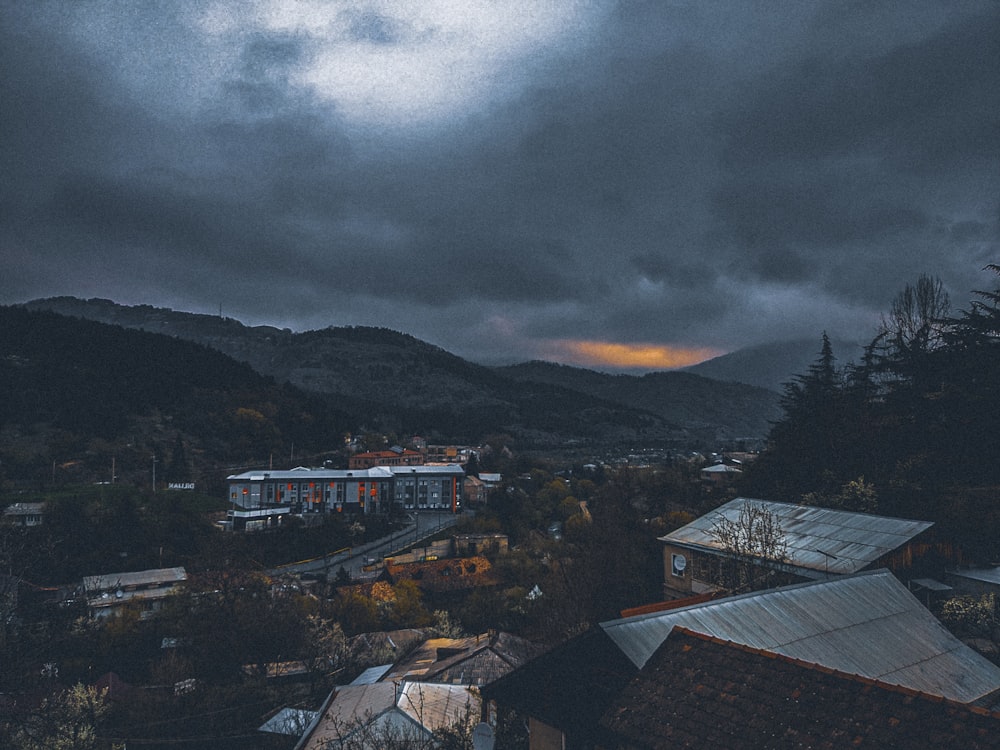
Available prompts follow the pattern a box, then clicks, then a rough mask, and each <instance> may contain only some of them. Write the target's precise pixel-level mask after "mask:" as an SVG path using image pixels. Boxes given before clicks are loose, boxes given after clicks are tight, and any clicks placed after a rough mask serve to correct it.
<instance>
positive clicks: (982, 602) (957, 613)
mask: <svg viewBox="0 0 1000 750" xmlns="http://www.w3.org/2000/svg"><path fill="white" fill-rule="evenodd" d="M998 604H1000V602H998V600H997V595H996V594H983V595H982V596H972V595H963V596H955V597H952V598H951V599H948V600H947V601H945V602H944V604H943V605H942V606H941V619H942V620H943V621H944V622H945V624H947V625H948V626H949V627H951V628H952V629H954V630H956V631H957V632H958V634H959V635H961V636H973V637H976V638H987V639H989V640H990V641H991V642H992V643H993V646H994V648H995V647H996V646H997V645H1000V607H998Z"/></svg>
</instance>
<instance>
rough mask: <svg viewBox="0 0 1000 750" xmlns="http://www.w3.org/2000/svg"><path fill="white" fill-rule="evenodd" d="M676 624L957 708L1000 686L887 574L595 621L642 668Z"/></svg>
mask: <svg viewBox="0 0 1000 750" xmlns="http://www.w3.org/2000/svg"><path fill="white" fill-rule="evenodd" d="M675 625H679V626H681V627H685V628H688V629H690V630H692V631H695V632H698V633H704V634H706V635H711V636H715V637H717V638H721V639H723V640H727V641H732V642H734V643H739V644H743V645H746V646H750V647H752V648H758V649H763V650H767V651H774V652H775V653H778V654H782V655H785V656H788V657H791V658H795V659H801V660H803V661H807V662H810V663H815V664H822V665H823V666H825V667H828V668H830V669H836V670H838V671H841V672H846V673H848V674H856V675H860V676H863V677H868V678H870V679H874V680H879V681H881V682H886V683H890V684H893V685H902V686H904V687H908V688H911V689H913V690H918V691H920V692H924V693H929V694H931V695H938V696H942V697H944V698H949V699H951V700H955V701H959V702H961V703H971V702H973V701H976V700H980V699H986V698H987V696H989V695H990V693H992V692H993V691H995V690H997V688H1000V667H997V666H996V665H995V664H992V663H991V662H989V661H988V660H986V659H985V658H983V657H982V656H980V655H979V654H977V653H976V652H974V651H973V650H972V649H970V648H969V647H968V646H966V645H965V644H964V643H962V642H961V641H959V640H958V639H957V638H955V637H954V636H953V635H952V634H951V633H949V632H948V631H947V630H946V629H945V627H944V626H943V625H942V624H941V623H940V622H939V621H938V620H937V618H935V617H934V616H933V615H932V614H931V613H930V612H929V611H928V610H927V609H926V608H925V607H924V606H923V605H922V604H921V603H920V602H919V601H918V600H917V599H916V597H914V596H913V594H911V593H910V592H909V591H908V590H907V589H906V587H905V586H904V585H903V584H902V583H900V582H899V581H898V580H897V579H896V578H895V577H894V576H893V575H892V574H891V573H889V572H888V571H886V570H875V571H870V572H866V573H859V574H856V575H853V576H844V577H841V578H835V579H831V580H828V581H820V582H811V583H804V584H798V585H795V586H786V587H784V588H778V589H772V590H769V591H759V592H754V593H751V594H744V595H742V596H735V597H729V598H726V599H716V600H714V601H710V602H706V603H703V604H696V605H692V606H689V607H682V608H680V609H676V610H671V611H668V612H658V613H653V614H648V615H637V616H635V617H630V618H623V619H619V620H612V621H609V622H605V623H601V628H602V629H603V630H604V632H605V633H607V634H608V636H609V637H610V638H611V639H612V640H613V641H614V643H615V644H616V645H617V646H618V648H620V649H621V650H622V652H623V653H624V654H625V655H626V656H627V657H628V658H629V659H630V660H631V662H632V663H633V664H634V665H635V666H636V667H642V666H643V665H645V664H646V662H647V661H648V660H649V658H650V656H652V654H653V652H655V651H656V649H657V648H659V646H660V644H662V643H663V641H664V640H665V639H666V638H667V636H668V635H669V634H670V631H671V629H672V628H673V627H674V626H675Z"/></svg>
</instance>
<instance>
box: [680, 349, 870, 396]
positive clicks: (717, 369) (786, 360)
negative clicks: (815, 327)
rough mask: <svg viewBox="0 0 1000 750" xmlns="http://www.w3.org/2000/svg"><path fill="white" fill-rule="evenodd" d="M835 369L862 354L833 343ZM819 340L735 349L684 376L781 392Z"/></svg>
mask: <svg viewBox="0 0 1000 750" xmlns="http://www.w3.org/2000/svg"><path fill="white" fill-rule="evenodd" d="M831 343H832V345H833V352H834V355H835V356H836V357H837V362H836V364H837V366H838V367H843V366H844V365H846V364H847V363H849V362H857V361H858V360H859V359H860V358H861V355H862V353H863V350H864V347H863V346H862V345H861V344H857V343H851V342H847V341H833V342H831ZM821 346H822V339H821V337H820V336H817V337H816V338H815V339H800V340H797V341H778V342H774V343H770V344H761V345H759V346H750V347H746V348H745V349H738V350H736V351H735V352H731V353H730V354H724V355H722V356H721V357H716V358H715V359H709V360H706V361H705V362H701V363H699V364H697V365H693V366H691V367H687V368H685V372H690V373H694V374H695V375H701V376H703V377H706V378H712V379H714V380H724V381H727V382H734V383H746V384H747V385H755V386H758V387H759V388H768V389H770V390H772V391H778V392H781V391H782V390H783V388H782V386H783V385H784V384H785V383H787V382H788V381H790V380H792V379H793V378H794V376H795V375H800V374H804V373H805V372H807V371H808V369H809V366H810V365H811V364H813V363H814V362H815V361H816V359H817V358H818V357H819V352H820V348H821Z"/></svg>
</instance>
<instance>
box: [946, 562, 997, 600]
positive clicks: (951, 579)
mask: <svg viewBox="0 0 1000 750" xmlns="http://www.w3.org/2000/svg"><path fill="white" fill-rule="evenodd" d="M944 579H945V583H946V584H950V586H948V589H949V591H950V590H951V589H954V593H955V594H968V595H972V596H982V595H983V594H1000V567H996V566H989V567H984V568H956V569H955V570H949V571H947V572H945V574H944Z"/></svg>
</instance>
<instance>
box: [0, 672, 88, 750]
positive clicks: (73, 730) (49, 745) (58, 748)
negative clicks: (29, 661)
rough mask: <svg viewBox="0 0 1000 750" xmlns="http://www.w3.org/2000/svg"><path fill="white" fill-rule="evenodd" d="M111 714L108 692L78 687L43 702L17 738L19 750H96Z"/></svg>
mask: <svg viewBox="0 0 1000 750" xmlns="http://www.w3.org/2000/svg"><path fill="white" fill-rule="evenodd" d="M107 711H108V704H107V701H106V700H105V691H99V690H97V688H94V687H88V686H86V685H83V684H82V683H77V684H76V685H74V686H73V687H71V688H69V689H68V690H64V691H63V692H61V693H58V694H57V695H55V696H53V697H51V698H47V699H45V700H44V701H42V704H41V706H40V707H39V709H38V711H37V712H36V713H35V714H34V715H32V716H31V717H29V718H28V720H27V721H26V722H25V723H24V725H23V726H22V727H20V729H19V730H17V731H15V733H14V735H13V746H14V748H15V749H16V750H92V749H93V748H96V747H97V726H98V724H99V722H100V721H101V719H102V718H103V717H104V715H105V714H106V713H107Z"/></svg>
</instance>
